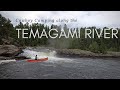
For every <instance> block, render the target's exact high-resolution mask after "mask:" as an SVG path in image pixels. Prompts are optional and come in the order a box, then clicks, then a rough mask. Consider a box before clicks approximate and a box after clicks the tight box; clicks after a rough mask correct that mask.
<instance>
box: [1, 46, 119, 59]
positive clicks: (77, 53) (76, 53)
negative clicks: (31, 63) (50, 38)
mask: <svg viewBox="0 0 120 90" xmlns="http://www.w3.org/2000/svg"><path fill="white" fill-rule="evenodd" d="M7 47H9V53H8V52H6V51H8V50H6V48H1V49H0V51H2V50H5V52H4V54H2V53H1V55H0V60H9V59H16V60H24V59H28V58H27V57H25V56H18V55H19V54H20V53H22V52H23V49H25V48H27V46H26V47H15V46H12V47H14V48H11V47H10V45H7ZM15 48H16V49H15ZM28 48H29V47H28ZM30 48H32V49H34V48H41V49H49V50H52V51H53V50H54V51H56V56H58V57H68V58H120V52H113V51H107V53H106V54H102V53H93V52H91V51H86V50H80V49H56V48H53V47H41V46H40V47H30ZM14 49H15V50H14ZM13 50H14V52H13ZM7 53H8V56H7ZM16 53H17V54H16Z"/></svg>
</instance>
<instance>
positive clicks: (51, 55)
mask: <svg viewBox="0 0 120 90" xmlns="http://www.w3.org/2000/svg"><path fill="white" fill-rule="evenodd" d="M36 55H37V58H38V59H40V58H46V57H48V59H49V60H48V61H46V62H52V63H55V62H56V61H57V62H71V61H72V59H70V58H59V57H57V56H56V51H54V50H49V49H40V48H26V49H24V50H23V53H21V54H20V55H19V56H25V57H27V58H30V59H35V56H36Z"/></svg>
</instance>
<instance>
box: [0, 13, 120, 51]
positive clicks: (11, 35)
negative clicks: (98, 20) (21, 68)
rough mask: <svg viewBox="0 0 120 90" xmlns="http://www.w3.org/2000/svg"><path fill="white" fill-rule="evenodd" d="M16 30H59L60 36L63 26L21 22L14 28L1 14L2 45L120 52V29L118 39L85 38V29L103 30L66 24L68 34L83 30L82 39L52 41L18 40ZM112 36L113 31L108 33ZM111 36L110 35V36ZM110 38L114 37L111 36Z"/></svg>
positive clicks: (43, 38)
mask: <svg viewBox="0 0 120 90" xmlns="http://www.w3.org/2000/svg"><path fill="white" fill-rule="evenodd" d="M16 28H21V29H23V28H27V29H28V34H30V30H31V29H32V30H33V32H36V29H38V31H39V32H42V30H43V29H44V30H45V31H46V33H47V34H48V32H49V30H50V29H57V30H58V34H60V31H61V28H62V26H61V25H59V26H58V25H53V24H52V25H51V26H48V25H45V24H41V23H32V24H29V23H25V24H23V23H22V22H20V23H19V24H18V25H16V26H13V24H12V23H11V21H10V19H7V18H5V17H4V16H2V15H1V14H0V45H4V44H13V45H16V46H46V47H54V48H65V49H81V50H87V51H92V52H94V53H106V52H107V51H115V52H119V51H120V29H119V28H116V29H117V30H118V31H119V32H118V34H117V37H118V38H116V37H113V38H104V37H101V38H98V36H97V35H96V34H95V35H94V38H84V35H85V34H84V33H85V29H96V30H97V31H98V33H100V30H101V28H96V27H95V26H92V27H75V28H68V27H67V25H66V24H64V26H63V29H64V31H65V32H66V33H67V32H68V31H69V29H71V30H73V31H74V30H78V29H80V30H81V32H80V33H81V38H64V37H61V38H58V37H57V38H55V39H52V38H50V37H48V38H46V37H42V38H34V37H31V38H18V31H17V30H16ZM104 29H108V27H104ZM20 32H21V31H20ZM108 32H109V33H111V34H112V32H113V31H112V29H110V30H109V31H108ZM51 35H54V31H52V32H51ZM108 36H109V35H108ZM109 37H112V36H111V35H110V36H109Z"/></svg>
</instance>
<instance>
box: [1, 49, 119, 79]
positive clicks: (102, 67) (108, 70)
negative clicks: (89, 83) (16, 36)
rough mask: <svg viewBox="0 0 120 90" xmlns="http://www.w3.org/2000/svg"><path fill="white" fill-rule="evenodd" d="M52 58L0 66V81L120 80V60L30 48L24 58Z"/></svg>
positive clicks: (19, 61)
mask: <svg viewBox="0 0 120 90" xmlns="http://www.w3.org/2000/svg"><path fill="white" fill-rule="evenodd" d="M36 54H37V55H38V58H41V57H48V58H49V59H48V61H44V62H39V63H38V62H34V63H30V62H26V60H17V61H12V62H8V63H1V64H0V79H120V60H119V59H115V58H107V59H105V58H104V59H101V58H69V57H57V56H56V52H55V51H51V50H49V49H41V48H40V49H38V48H37V49H33V48H32V49H31V48H27V49H25V50H24V52H23V53H22V54H20V55H22V56H27V57H29V58H32V59H33V58H34V56H35V55H36Z"/></svg>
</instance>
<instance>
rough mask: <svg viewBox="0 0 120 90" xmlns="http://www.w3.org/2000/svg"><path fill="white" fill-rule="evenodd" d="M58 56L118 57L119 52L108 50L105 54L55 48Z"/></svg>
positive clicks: (119, 55)
mask: <svg viewBox="0 0 120 90" xmlns="http://www.w3.org/2000/svg"><path fill="white" fill-rule="evenodd" d="M56 51H57V55H58V56H65V57H66V56H67V57H92V58H94V57H98V58H120V52H110V51H108V52H107V53H106V54H102V53H93V52H91V51H85V50H80V49H57V50H56Z"/></svg>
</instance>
